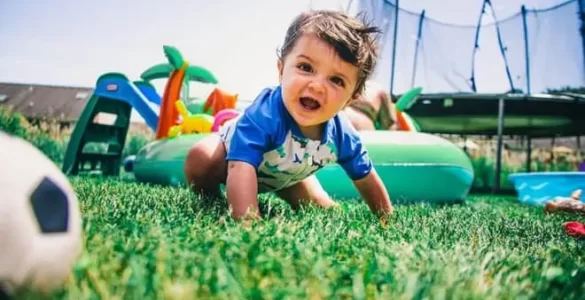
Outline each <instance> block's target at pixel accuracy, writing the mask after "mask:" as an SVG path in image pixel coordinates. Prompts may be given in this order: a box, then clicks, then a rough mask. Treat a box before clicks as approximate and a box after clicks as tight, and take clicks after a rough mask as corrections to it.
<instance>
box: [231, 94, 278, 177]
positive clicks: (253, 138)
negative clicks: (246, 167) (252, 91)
mask: <svg viewBox="0 0 585 300" xmlns="http://www.w3.org/2000/svg"><path fill="white" fill-rule="evenodd" d="M265 100H266V99H257V102H256V103H254V104H253V105H252V106H250V107H249V108H248V109H246V111H245V112H244V113H243V115H242V116H241V117H240V118H239V119H238V120H237V121H236V123H235V124H234V126H233V127H232V128H231V130H233V132H232V136H231V138H230V142H229V147H228V151H227V156H226V160H228V161H230V160H231V161H243V162H247V163H249V164H251V165H252V166H254V168H256V169H258V167H259V166H260V163H261V162H262V159H263V157H264V153H265V152H267V151H269V150H271V145H272V144H273V142H272V140H273V138H272V137H273V135H274V134H273V133H274V131H275V128H276V127H277V126H276V125H277V124H275V121H274V119H275V118H274V112H273V111H272V109H271V105H269V104H268V103H266V102H265Z"/></svg>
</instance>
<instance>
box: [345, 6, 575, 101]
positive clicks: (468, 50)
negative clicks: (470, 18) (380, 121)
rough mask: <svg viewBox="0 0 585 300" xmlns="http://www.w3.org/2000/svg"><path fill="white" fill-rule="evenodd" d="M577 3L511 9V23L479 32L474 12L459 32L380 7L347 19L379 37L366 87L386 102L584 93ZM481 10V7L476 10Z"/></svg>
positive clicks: (359, 8) (362, 9) (420, 15)
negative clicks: (361, 18) (361, 21)
mask: <svg viewBox="0 0 585 300" xmlns="http://www.w3.org/2000/svg"><path fill="white" fill-rule="evenodd" d="M580 1H583V0H569V1H567V2H564V3H562V4H559V5H556V6H554V7H550V8H547V9H539V10H530V9H525V8H524V7H519V8H518V13H516V14H515V15H513V16H511V17H508V18H506V19H502V20H497V19H496V18H494V19H495V22H491V23H490V24H487V25H481V23H482V22H481V18H482V17H485V15H486V14H487V12H485V11H486V10H484V13H479V12H478V22H477V25H465V26H464V25H455V24H447V23H443V22H439V21H436V20H433V19H430V18H428V17H425V12H424V11H422V12H421V13H413V12H408V11H405V10H403V9H400V8H398V7H397V6H396V5H395V4H394V3H392V2H390V1H388V0H355V1H354V4H353V5H354V8H353V13H354V14H357V13H360V12H361V13H366V15H367V17H368V19H369V20H372V21H373V23H374V24H375V25H377V26H379V27H380V28H381V29H382V30H383V34H382V36H381V40H380V45H381V47H382V48H381V52H380V60H379V62H378V65H377V68H376V70H375V72H374V75H373V79H374V80H376V81H378V82H379V83H381V84H383V85H384V86H388V87H390V88H389V90H390V91H391V92H392V93H394V94H400V93H403V92H405V91H407V90H408V89H410V88H412V87H414V86H421V87H422V88H423V90H424V91H425V93H453V92H478V93H501V92H507V91H512V90H516V91H522V92H524V93H543V92H546V91H547V89H559V88H563V87H567V86H571V87H579V86H584V85H585V49H584V44H585V42H584V38H583V36H582V34H583V33H582V32H585V28H583V29H582V28H581V26H585V25H582V21H581V20H580V16H581V15H583V13H582V12H581V9H582V8H581V7H580V6H581V5H582V4H581V3H580ZM489 5H490V1H485V2H484V8H487V6H489ZM583 22H585V20H583ZM395 29H397V30H395ZM395 33H396V34H395ZM482 41H490V44H485V43H482ZM492 41H493V42H492Z"/></svg>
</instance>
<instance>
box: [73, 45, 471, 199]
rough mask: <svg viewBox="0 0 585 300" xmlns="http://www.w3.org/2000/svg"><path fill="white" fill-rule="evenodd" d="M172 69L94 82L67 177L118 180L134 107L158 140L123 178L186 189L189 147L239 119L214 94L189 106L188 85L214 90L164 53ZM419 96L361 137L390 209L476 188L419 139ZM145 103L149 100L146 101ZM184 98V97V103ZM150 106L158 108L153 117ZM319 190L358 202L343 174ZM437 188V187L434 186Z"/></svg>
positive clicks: (461, 163) (451, 150)
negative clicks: (157, 92) (389, 127)
mask: <svg viewBox="0 0 585 300" xmlns="http://www.w3.org/2000/svg"><path fill="white" fill-rule="evenodd" d="M163 49H164V53H165V55H166V57H167V59H168V62H169V63H165V64H159V65H155V66H153V67H151V68H149V69H148V70H146V71H145V72H144V73H143V74H142V76H141V78H142V80H143V81H140V82H137V83H130V82H129V81H128V79H126V78H125V77H124V76H123V75H121V74H106V75H104V76H102V77H100V79H98V83H97V87H96V90H95V94H94V97H92V99H94V100H93V101H90V103H89V104H88V106H87V108H86V109H85V110H84V112H83V114H82V118H81V119H80V121H79V123H78V125H77V127H76V128H75V131H74V133H73V136H72V143H70V145H69V148H68V150H67V154H66V161H65V164H64V167H63V169H64V171H65V172H66V173H67V174H77V173H78V172H79V171H80V168H79V167H78V166H79V165H83V164H84V163H85V162H86V161H88V160H89V161H90V162H91V161H92V159H93V160H94V161H95V160H99V162H101V165H102V171H103V174H106V175H118V174H119V170H120V165H121V163H122V148H123V145H124V142H125V137H126V133H127V129H128V124H129V117H130V111H131V109H132V108H133V107H134V108H136V109H137V111H138V112H139V113H140V114H141V115H142V116H143V117H145V116H146V117H145V119H148V121H147V122H148V123H149V126H150V128H151V129H152V130H153V131H155V132H156V136H155V140H154V141H152V142H151V143H149V144H148V145H146V146H145V147H144V148H143V149H141V150H140V151H139V153H138V154H137V155H136V156H135V157H132V158H127V159H125V160H124V167H125V169H126V170H127V171H130V172H133V173H134V176H135V178H136V180H137V181H139V182H143V183H152V184H162V185H173V186H177V185H184V184H185V183H186V182H185V178H184V171H183V170H184V167H183V165H184V161H185V157H186V154H187V153H188V150H189V148H190V147H192V145H193V143H195V142H197V141H198V140H200V139H201V138H203V137H205V136H208V135H210V134H216V133H215V132H217V131H218V130H219V129H220V127H221V126H222V125H223V124H224V123H225V122H226V121H228V120H230V119H233V118H235V117H237V116H238V115H239V114H240V112H239V111H237V110H236V109H235V107H236V103H237V94H229V93H226V92H224V91H222V90H221V89H218V88H216V89H215V90H214V91H213V92H212V93H211V94H210V95H209V97H208V98H207V100H206V101H195V102H193V101H190V102H186V101H184V100H183V99H188V98H187V96H188V92H185V89H186V88H187V87H188V85H187V86H186V85H185V81H188V80H195V81H200V82H204V83H217V80H216V79H215V77H214V76H213V75H212V74H211V72H209V71H207V70H205V69H204V68H202V67H197V66H192V65H190V64H189V63H188V62H187V61H186V60H184V59H183V57H182V55H181V53H180V52H179V51H178V50H177V49H176V48H173V47H169V46H165V47H163ZM157 78H168V81H167V84H166V88H165V91H164V94H163V96H162V97H160V98H157V97H156V96H154V95H153V94H152V91H153V89H151V86H150V85H148V82H149V81H151V80H153V79H157ZM420 93H421V89H420V88H415V89H412V90H411V91H409V92H407V93H405V94H404V95H402V96H401V97H400V99H399V100H398V102H397V105H396V107H397V110H398V113H397V115H398V123H399V127H400V131H372V132H360V135H361V136H362V139H363V141H364V143H365V145H366V147H367V148H368V151H369V154H370V156H371V157H372V160H373V162H374V165H375V166H376V169H377V171H378V173H379V174H380V176H381V178H382V180H383V182H384V183H385V184H386V186H387V188H388V189H389V190H391V191H392V197H393V201H395V202H417V201H426V202H435V203H438V202H440V203H448V202H461V201H464V200H465V198H466V196H467V194H468V192H469V190H470V188H471V184H472V182H473V176H474V174H473V168H472V165H471V162H470V160H469V158H468V157H467V155H466V154H465V152H463V151H462V150H461V149H460V148H458V147H457V146H456V145H454V144H453V143H451V142H449V141H448V140H446V139H443V138H440V137H438V136H433V135H430V134H426V133H420V132H418V131H419V129H420V126H419V125H418V123H417V122H415V121H414V120H413V119H412V118H411V117H410V116H409V115H408V114H407V113H406V112H405V110H407V109H409V108H410V106H411V105H412V104H413V103H414V102H415V100H416V98H417V97H418V96H419V94H420ZM147 95H148V96H147ZM185 95H187V96H185ZM148 102H151V103H152V104H156V105H159V106H160V111H159V113H156V112H155V111H154V110H153V109H151V108H150V107H151V106H149V105H148ZM104 111H107V112H109V113H111V114H115V115H116V116H117V118H116V120H115V122H113V125H112V124H110V125H104V124H100V125H96V123H94V122H93V120H94V118H95V117H96V115H97V114H98V113H100V112H104ZM88 142H102V143H106V144H107V145H108V146H107V151H106V152H105V153H99V154H97V153H87V152H84V151H83V148H84V146H85V145H86V144H87V143H88ZM316 176H317V177H318V178H319V179H320V181H321V183H322V185H323V187H324V189H325V190H326V191H327V192H328V193H330V194H331V195H332V196H333V197H336V198H338V199H343V198H356V197H359V195H358V192H357V190H356V189H355V188H354V187H353V185H352V184H351V182H350V181H349V179H348V178H347V176H346V175H345V173H344V171H343V170H342V169H341V167H340V166H338V165H337V164H331V165H327V166H325V167H324V168H322V169H321V170H320V171H318V172H317V174H316ZM439 178H440V179H441V180H437V179H439Z"/></svg>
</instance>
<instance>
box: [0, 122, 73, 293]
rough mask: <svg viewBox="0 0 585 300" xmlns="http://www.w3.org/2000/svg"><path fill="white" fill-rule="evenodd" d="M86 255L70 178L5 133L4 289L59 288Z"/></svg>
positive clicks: (0, 175)
mask: <svg viewBox="0 0 585 300" xmlns="http://www.w3.org/2000/svg"><path fill="white" fill-rule="evenodd" d="M81 250H82V228H81V216H80V211H79V206H78V202H77V196H76V195H75V192H74V191H73V188H72V187H71V184H70V182H69V180H68V179H67V177H66V176H65V175H64V174H63V173H62V172H61V170H60V169H59V168H58V167H57V165H55V163H53V162H52V161H51V160H50V159H49V158H48V157H47V156H45V155H44V154H43V153H42V152H41V151H39V150H38V149H37V148H36V147H34V146H33V145H32V144H30V143H28V142H27V141H25V140H23V139H21V138H18V137H14V136H10V135H8V134H6V133H4V132H2V131H0V289H2V290H4V292H5V293H7V294H11V293H12V292H14V291H15V290H16V289H20V288H26V289H30V290H37V291H43V292H48V291H51V290H53V289H55V288H59V287H61V286H63V285H64V284H65V282H66V280H67V278H68V277H69V274H70V273H71V270H72V268H73V264H74V263H75V260H76V259H77V256H78V255H79V253H80V251H81ZM1 293H2V291H0V294H1Z"/></svg>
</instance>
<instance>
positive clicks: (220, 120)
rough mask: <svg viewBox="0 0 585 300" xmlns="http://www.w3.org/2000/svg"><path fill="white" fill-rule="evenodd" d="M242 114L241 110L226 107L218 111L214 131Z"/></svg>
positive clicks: (212, 128)
mask: <svg viewBox="0 0 585 300" xmlns="http://www.w3.org/2000/svg"><path fill="white" fill-rule="evenodd" d="M239 114H240V112H239V111H237V110H235V109H232V108H225V109H222V110H220V111H218V112H217V114H216V115H215V120H214V122H213V126H212V127H211V131H212V132H217V131H219V127H221V126H222V125H223V124H224V123H225V122H226V121H228V120H231V119H233V118H235V117H237V116H238V115H239Z"/></svg>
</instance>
